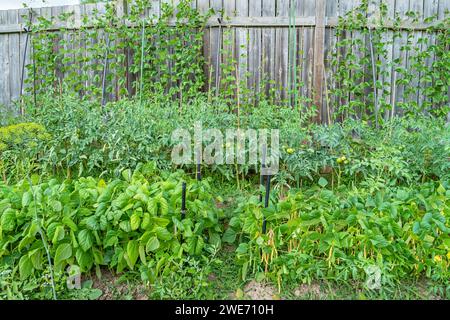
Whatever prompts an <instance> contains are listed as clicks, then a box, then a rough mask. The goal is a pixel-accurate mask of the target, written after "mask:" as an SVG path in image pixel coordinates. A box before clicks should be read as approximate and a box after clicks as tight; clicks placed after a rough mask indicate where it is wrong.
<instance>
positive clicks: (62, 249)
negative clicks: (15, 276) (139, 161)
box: [0, 163, 221, 283]
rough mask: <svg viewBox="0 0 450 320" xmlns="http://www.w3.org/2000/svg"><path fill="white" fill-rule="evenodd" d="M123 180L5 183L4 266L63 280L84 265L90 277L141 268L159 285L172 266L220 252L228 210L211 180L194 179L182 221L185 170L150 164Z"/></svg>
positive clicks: (1, 204)
mask: <svg viewBox="0 0 450 320" xmlns="http://www.w3.org/2000/svg"><path fill="white" fill-rule="evenodd" d="M122 175H123V178H122V179H114V180H112V181H110V182H109V183H106V182H105V181H104V180H101V179H100V180H99V179H94V178H92V177H87V178H80V179H79V180H64V181H62V182H60V181H58V180H57V179H51V180H49V181H46V182H43V183H39V184H34V185H30V182H29V181H22V182H20V183H18V184H17V185H15V186H5V185H1V186H0V199H1V201H0V264H2V263H3V262H5V261H6V260H8V261H9V262H8V264H9V265H10V266H14V267H13V268H14V270H18V273H19V275H20V279H28V278H29V277H32V276H34V275H36V274H40V273H42V272H44V271H45V270H46V269H47V268H49V267H50V268H53V269H54V271H55V274H56V276H57V277H60V276H61V275H63V273H64V269H65V267H66V266H68V265H77V266H79V267H80V269H81V270H82V271H83V272H88V271H90V270H91V269H92V268H94V267H95V268H96V269H97V270H99V268H100V267H109V268H114V269H115V270H116V271H117V272H118V273H120V272H123V271H124V270H139V271H140V273H141V276H142V278H143V279H145V280H146V281H150V282H152V283H153V282H154V281H156V279H158V277H159V276H160V275H161V274H162V273H163V272H165V271H164V270H165V268H166V266H169V265H170V263H176V261H178V259H181V258H183V257H185V256H191V257H193V256H201V255H202V254H203V252H204V251H205V250H207V249H208V248H209V247H215V248H219V247H220V245H221V244H220V235H221V226H220V225H219V224H218V219H219V218H220V215H221V212H220V211H219V210H217V209H215V206H214V201H213V197H212V195H211V191H210V186H209V182H208V180H203V181H202V182H195V181H188V191H187V200H186V206H187V215H186V218H185V219H184V220H182V219H181V218H180V211H181V182H182V180H183V173H182V172H177V173H174V174H171V175H168V174H163V175H162V176H158V175H157V174H156V171H155V166H154V164H151V163H149V164H147V165H140V166H139V167H138V169H137V170H136V171H134V172H133V173H132V172H131V171H129V170H128V171H124V172H122ZM40 230H42V236H40V234H41V233H40ZM42 237H44V238H45V239H47V240H46V241H47V242H48V244H49V252H50V256H51V265H50V266H49V265H48V262H47V260H46V258H45V248H44V238H42ZM168 257H171V259H170V261H171V262H170V263H169V260H168ZM14 272H16V271H14Z"/></svg>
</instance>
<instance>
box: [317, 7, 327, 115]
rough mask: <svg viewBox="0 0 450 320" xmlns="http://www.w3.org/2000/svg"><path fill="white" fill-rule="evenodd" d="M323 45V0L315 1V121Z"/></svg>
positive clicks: (321, 81) (320, 93) (318, 108)
mask: <svg viewBox="0 0 450 320" xmlns="http://www.w3.org/2000/svg"><path fill="white" fill-rule="evenodd" d="M324 45H325V0H318V1H317V2H316V29H315V35H314V105H315V106H316V108H317V111H318V112H317V119H316V121H317V122H321V121H322V110H321V109H322V102H323V100H322V98H323V95H322V94H323V79H324V73H323V72H324V51H325V48H324Z"/></svg>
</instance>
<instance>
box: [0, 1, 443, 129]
mask: <svg viewBox="0 0 450 320" xmlns="http://www.w3.org/2000/svg"><path fill="white" fill-rule="evenodd" d="M380 1H383V3H385V4H386V5H387V8H388V9H387V12H388V16H389V18H390V19H389V20H388V21H387V22H386V24H384V27H386V28H390V29H391V30H388V31H386V32H384V33H383V36H382V37H383V41H385V43H387V44H388V45H387V46H386V54H385V55H384V56H382V57H378V58H379V59H380V61H382V65H381V70H382V71H383V72H381V74H380V75H376V77H377V80H380V81H381V82H382V83H388V84H390V86H389V87H388V86H386V87H385V88H383V89H378V90H377V91H376V92H377V96H379V97H381V96H384V97H385V98H384V99H385V100H383V103H385V104H391V105H392V110H391V112H394V113H398V112H401V110H400V108H398V104H399V103H401V102H402V101H404V99H405V97H404V91H405V88H404V85H402V84H400V83H398V84H397V85H396V82H398V79H399V74H398V72H397V71H396V70H395V69H394V68H393V67H392V61H394V60H395V59H400V61H401V63H402V66H403V67H404V68H408V67H410V66H411V64H412V59H411V57H412V55H413V54H414V49H411V50H409V51H404V50H401V47H402V46H405V45H406V44H407V40H408V35H409V39H410V40H411V46H412V48H414V47H415V46H418V47H420V48H421V49H422V50H423V49H426V48H427V47H428V46H430V45H433V44H434V43H435V35H434V34H432V33H428V32H427V31H425V29H426V28H427V27H428V26H429V25H430V24H429V23H425V22H424V18H426V17H430V16H432V15H434V14H437V15H438V16H439V18H440V19H443V18H444V14H445V10H448V8H449V7H450V0H430V1H428V0H427V1H423V0H371V1H370V2H371V4H373V5H374V8H377V7H378V6H379V3H380ZM130 2H131V1H128V2H124V1H123V0H120V1H118V6H117V14H118V16H119V17H121V16H122V15H124V14H126V13H127V12H129V11H130V10H131V4H130ZM165 2H167V3H171V2H173V1H172V0H152V4H153V7H152V9H151V10H149V12H147V16H154V17H155V18H157V17H158V16H159V15H160V14H161V7H162V5H163V4H164V3H165ZM359 2H360V1H354V0H320V1H317V0H193V2H192V6H193V7H196V8H197V9H198V10H200V11H202V12H206V11H207V10H209V9H210V8H213V9H214V10H215V11H216V13H215V15H213V16H212V17H211V18H210V19H209V21H208V23H207V26H208V27H207V28H206V30H205V34H204V48H203V54H204V57H205V61H206V66H205V76H206V79H208V81H207V83H206V86H207V87H206V88H205V89H206V90H210V92H212V93H213V94H215V93H216V88H217V87H218V84H219V83H220V81H221V78H222V76H223V75H222V71H221V64H222V63H228V62H229V61H228V60H227V59H229V58H227V54H226V53H227V52H228V53H231V57H233V60H234V61H235V62H236V68H237V71H236V73H237V75H238V77H239V78H240V81H241V83H242V81H246V80H247V83H248V85H249V87H251V88H254V89H255V90H260V88H261V87H262V88H263V89H264V90H265V92H270V91H272V92H276V96H277V99H286V98H288V97H289V99H291V95H288V90H287V89H288V86H289V85H290V88H291V89H294V88H295V89H296V91H298V92H297V94H298V98H299V100H300V101H307V102H308V103H306V105H307V106H309V105H310V103H311V101H312V103H314V104H315V105H317V108H318V110H319V111H320V113H319V115H320V118H321V119H322V121H325V122H327V121H328V120H329V117H330V113H331V112H332V109H333V108H334V106H335V105H337V104H346V103H348V100H349V99H351V98H352V97H351V96H348V97H346V98H343V99H341V100H340V101H337V99H336V98H335V97H332V96H329V95H328V91H330V90H331V89H333V88H332V85H335V84H334V83H333V81H332V80H333V72H334V71H335V70H333V68H332V66H331V58H330V57H331V54H332V52H335V50H341V51H342V52H341V56H342V55H343V54H344V53H345V51H344V50H345V49H343V48H336V43H337V42H338V41H340V40H341V39H337V37H336V32H335V27H336V26H337V23H338V18H339V17H341V16H343V15H345V14H346V13H347V12H348V11H349V10H351V9H352V8H354V7H355V6H356V5H357V3H359ZM124 3H127V5H125V6H124ZM175 3H176V2H175ZM222 9H223V10H224V11H223V16H222V17H221V16H220V11H221V10H222ZM96 10H98V11H99V12H104V11H105V4H86V5H78V6H62V7H52V8H40V9H39V8H38V9H33V14H34V17H33V21H36V19H37V16H39V15H42V16H44V17H47V18H48V17H51V16H54V17H56V16H57V15H58V14H59V13H61V12H74V15H73V17H72V18H71V19H70V20H69V21H68V22H65V21H58V19H56V20H55V21H54V23H53V25H52V26H51V27H49V28H48V30H49V31H56V32H57V31H58V30H60V29H61V28H64V29H67V30H69V31H68V32H64V33H61V34H60V35H58V37H59V39H63V40H64V49H68V51H71V50H70V49H73V48H77V49H78V50H80V51H81V52H83V55H84V57H85V58H86V59H85V60H89V59H87V58H88V57H89V56H90V55H94V54H96V53H95V52H92V48H93V47H94V46H93V45H94V44H95V43H98V42H100V43H106V42H107V34H105V32H103V31H102V30H89V24H88V25H87V26H86V29H87V30H88V31H87V32H90V33H91V34H95V37H94V38H92V37H86V35H83V34H82V32H80V31H79V28H80V26H81V25H82V19H83V15H85V14H86V15H88V16H89V17H91V18H92V16H93V15H94V11H96ZM410 10H413V11H417V12H418V13H419V15H420V17H419V19H418V20H417V21H413V20H412V19H407V18H406V16H407V12H408V11H410ZM292 11H295V12H294V13H295V17H294V20H292V16H290V15H291V14H292ZM371 14H373V15H374V17H376V14H377V12H376V9H374V12H373V13H372V12H371ZM27 15H28V10H27V9H20V10H8V11H0V68H1V72H0V104H3V105H7V106H11V108H12V105H13V103H12V102H13V101H16V100H18V99H19V98H20V95H21V92H20V89H21V82H22V81H21V80H22V79H21V78H22V67H23V65H24V63H25V65H29V64H30V63H32V61H31V58H30V57H31V53H32V50H33V48H32V46H31V45H30V43H28V46H27V53H26V55H24V50H25V42H26V32H25V31H24V27H25V26H26V21H27V18H26V17H24V16H27ZM395 15H399V16H400V17H401V18H402V21H401V22H400V24H399V25H398V26H394V22H393V18H394V17H395ZM220 17H221V18H222V19H221V20H220V21H219V19H218V18H220ZM123 23H128V22H127V21H125V20H123ZM290 27H291V31H289V28H290ZM373 27H376V23H374V25H373ZM395 28H396V30H394V29H395ZM225 30H227V31H228V32H227V35H226V36H224V31H225ZM293 30H295V34H292V32H294V31H293ZM396 33H397V34H398V37H396ZM423 36H427V41H426V42H424V43H419V39H420V38H421V37H423ZM345 37H352V38H353V39H360V40H361V41H362V43H363V44H364V45H366V46H367V45H368V42H369V41H368V37H367V36H363V35H362V34H361V33H359V32H358V31H353V32H348V33H347V34H346V35H345ZM89 38H90V39H89ZM294 39H295V41H293V40H294ZM30 40H31V39H30ZM116 41H119V40H116ZM292 42H294V43H295V48H294V49H292V47H291V46H292V45H293V44H292ZM56 43H57V41H55V47H56ZM124 50H125V51H126V52H127V50H128V51H129V49H128V48H125V49H124ZM357 54H360V53H358V52H357ZM24 56H25V61H23V60H24V59H23V58H24ZM66 58H67V59H65V61H66V63H67V66H68V67H69V68H64V69H63V68H60V69H59V71H58V78H60V79H62V78H63V77H64V76H66V74H64V70H72V71H71V72H76V73H78V75H79V77H80V81H83V82H84V85H85V87H86V88H87V87H88V86H89V85H90V84H91V81H93V79H98V77H99V76H100V78H101V77H102V70H101V69H102V68H103V66H102V67H101V68H100V69H99V68H94V67H92V66H91V67H87V66H86V63H84V62H83V61H76V58H75V56H67V57H66ZM408 58H409V59H408ZM133 59H134V58H133V56H132V55H131V53H130V52H127V53H126V59H125V69H126V70H127V72H126V73H125V75H124V76H125V77H126V88H127V89H128V91H129V92H130V94H131V93H133V92H134V89H133V88H132V83H133V82H134V81H135V80H136V78H135V77H136V75H135V74H132V73H131V72H128V66H129V65H131V64H132V61H133ZM102 60H103V59H96V60H91V61H90V62H89V64H93V65H103V61H102ZM433 61H434V57H428V58H427V59H426V64H427V65H431V64H432V62H433ZM169 63H170V62H169ZM72 64H76V65H77V67H76V68H73V67H70V66H71V65H72ZM294 67H295V68H294ZM367 68H368V67H367ZM37 73H38V74H37V75H36V76H37V78H39V70H37ZM32 76H33V74H30V72H29V70H25V72H24V80H25V79H32V78H30V77H32ZM421 76H422V75H421V74H420V73H418V74H414V77H413V82H412V84H411V85H412V86H415V87H418V88H420V90H417V92H415V93H414V94H413V97H412V99H413V100H415V101H417V102H418V103H419V104H420V103H422V102H423V99H424V98H423V96H422V95H421V92H420V91H423V90H424V89H425V85H423V84H422V83H421V81H420V79H421ZM293 79H297V81H298V83H299V85H298V86H297V87H294V86H292V81H293ZM112 81H114V83H117V82H118V79H113V80H112ZM361 81H369V82H370V81H372V79H371V75H370V78H369V77H368V76H366V77H365V78H364V79H362V80H361ZM337 85H339V84H337ZM116 87H118V85H117V86H116ZM270 89H276V90H270ZM257 92H259V91H257ZM88 93H89V92H85V94H88ZM118 98H120V93H119V92H118V91H117V89H116V91H114V92H112V93H111V95H110V96H109V97H108V99H118ZM290 101H292V100H290ZM389 115H390V114H389V113H386V114H384V116H385V117H388V116H389Z"/></svg>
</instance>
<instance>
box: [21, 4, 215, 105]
mask: <svg viewBox="0 0 450 320" xmlns="http://www.w3.org/2000/svg"><path fill="white" fill-rule="evenodd" d="M130 9H131V10H130V12H129V13H127V14H125V15H123V16H118V12H117V8H116V4H115V2H107V3H106V4H105V11H104V12H99V11H98V10H97V9H95V10H94V12H92V14H91V15H87V14H86V15H83V16H82V25H81V26H80V29H79V30H78V32H73V31H72V30H69V29H68V28H64V27H63V28H62V29H61V30H60V31H59V32H58V33H55V32H48V29H49V28H50V27H51V26H52V24H53V23H54V22H55V21H56V20H58V21H61V22H67V23H68V24H70V23H71V22H72V21H73V19H74V15H73V12H65V13H62V14H61V15H59V16H57V17H43V16H40V17H38V19H37V21H34V22H33V23H30V22H29V21H28V24H29V25H30V26H31V30H32V33H33V36H32V38H31V39H32V44H31V45H32V47H33V55H32V63H30V64H28V65H27V70H28V74H30V75H32V76H30V77H28V78H27V80H26V81H27V82H26V85H27V86H26V89H27V90H28V92H29V93H32V94H36V95H37V98H38V99H37V100H38V103H39V102H40V97H41V94H43V93H45V92H46V91H48V90H53V91H55V92H59V93H60V94H61V93H62V91H63V90H64V91H66V92H67V91H69V92H72V93H77V94H78V95H79V96H80V97H83V98H86V99H89V100H97V101H100V98H101V97H102V95H103V92H102V85H103V82H105V84H106V86H105V94H106V98H107V100H119V99H121V98H124V97H128V96H131V95H132V94H133V93H136V92H139V94H141V92H140V90H141V89H143V91H144V92H143V95H144V96H145V97H147V98H148V97H151V96H152V95H153V94H155V93H158V94H161V93H163V94H165V95H166V98H169V99H172V98H174V97H175V98H178V99H179V100H180V103H183V101H187V100H189V99H192V98H193V97H195V96H196V95H197V94H198V93H199V92H200V90H201V89H202V88H203V87H204V82H205V81H204V73H203V68H204V66H203V64H204V58H203V55H202V47H203V28H204V25H205V23H206V20H207V18H208V17H209V14H210V13H207V14H206V15H201V14H200V13H199V12H198V11H197V10H195V9H193V8H192V7H191V6H190V1H189V0H182V1H180V2H179V3H178V5H177V6H176V7H174V6H173V5H171V4H169V3H164V4H163V5H162V7H161V17H160V18H159V19H156V16H153V15H152V16H149V17H145V18H143V15H144V13H145V12H152V1H150V0H139V1H136V2H135V3H133V5H132V6H130ZM25 18H26V19H28V17H25ZM142 38H144V40H145V41H144V43H142V41H141V40H142ZM72 43H77V44H78V45H77V46H72V45H71V44H72ZM142 45H144V47H142ZM142 53H144V56H142ZM73 61H76V62H73ZM141 67H143V70H141ZM105 70H106V72H105V73H104V71H105ZM104 74H105V75H106V79H103V77H104ZM37 75H39V77H37ZM104 80H105V81H104ZM161 97H162V95H161Z"/></svg>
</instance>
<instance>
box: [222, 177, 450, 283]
mask: <svg viewBox="0 0 450 320" xmlns="http://www.w3.org/2000/svg"><path fill="white" fill-rule="evenodd" d="M319 184H320V181H319ZM449 186H450V185H449V184H448V181H447V182H441V183H426V184H423V185H421V186H420V187H419V188H405V187H398V188H389V187H384V188H383V189H380V190H378V191H376V192H370V191H369V190H367V189H364V188H353V189H350V188H348V189H343V190H341V191H340V192H333V191H331V190H330V189H326V188H323V187H324V183H322V184H321V186H320V187H313V188H310V189H308V190H305V191H296V192H292V193H290V194H289V196H288V197H287V198H286V199H284V200H280V201H278V202H275V203H273V204H271V205H270V206H269V208H267V209H265V208H262V207H261V204H260V203H258V200H257V199H256V198H252V199H250V200H249V201H247V202H245V203H242V204H240V205H239V208H238V209H237V210H236V216H235V217H234V218H232V219H231V221H230V227H231V228H233V229H234V230H236V232H241V236H240V237H241V242H240V244H239V247H238V248H237V250H236V258H237V261H238V263H240V264H241V265H242V269H241V276H242V278H243V279H246V278H248V277H249V276H250V275H255V276H256V277H257V278H258V277H266V278H268V279H271V280H273V281H277V282H278V285H279V287H280V289H281V286H282V283H285V282H289V281H290V282H303V283H305V282H308V283H310V282H311V281H312V280H332V281H336V282H343V283H344V282H348V281H351V280H356V281H361V282H364V281H366V280H367V275H366V269H367V268H368V267H369V266H377V267H378V268H379V269H380V270H381V274H382V277H381V282H382V283H381V285H382V286H385V285H386V286H389V285H393V284H396V283H398V281H401V280H402V279H405V278H411V277H414V278H416V279H417V278H419V277H420V276H422V275H424V276H426V277H429V278H431V279H432V280H434V281H436V282H437V283H441V284H444V285H445V284H446V283H447V279H448V277H449V272H450V271H449V267H450V260H449V258H450V242H449V241H450V238H449V231H450V228H449V227H450V224H449V222H448V221H449V218H450V207H449V204H450V202H449V199H450V198H449V196H450V192H449V190H448V189H449ZM263 217H265V219H266V220H267V233H266V234H263V233H262V231H261V227H262V221H263Z"/></svg>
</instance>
